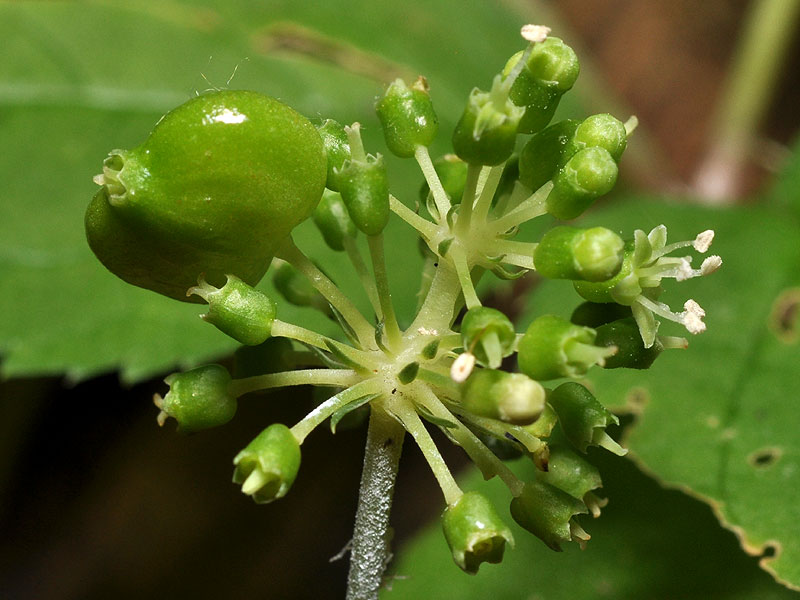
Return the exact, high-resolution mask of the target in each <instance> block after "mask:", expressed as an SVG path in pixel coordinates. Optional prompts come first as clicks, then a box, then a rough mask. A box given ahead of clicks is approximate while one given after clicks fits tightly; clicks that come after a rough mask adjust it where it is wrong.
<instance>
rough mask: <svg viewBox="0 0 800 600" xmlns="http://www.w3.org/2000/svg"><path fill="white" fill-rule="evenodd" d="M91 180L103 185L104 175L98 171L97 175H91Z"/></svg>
mask: <svg viewBox="0 0 800 600" xmlns="http://www.w3.org/2000/svg"><path fill="white" fill-rule="evenodd" d="M92 181H94V182H95V183H96V184H97V185H105V184H106V176H105V175H103V174H102V173H100V174H99V175H95V176H94V177H92Z"/></svg>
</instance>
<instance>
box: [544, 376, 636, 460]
mask: <svg viewBox="0 0 800 600" xmlns="http://www.w3.org/2000/svg"><path fill="white" fill-rule="evenodd" d="M547 401H548V402H549V403H550V405H551V406H552V407H553V409H554V410H555V411H556V414H557V415H558V422H559V423H560V425H561V429H562V431H563V432H564V435H565V436H566V438H567V439H568V440H569V442H570V443H571V444H572V445H573V446H575V447H576V448H577V449H578V450H580V451H581V452H586V448H588V447H589V446H590V445H593V446H603V447H604V448H606V449H607V450H609V451H611V452H614V453H615V454H618V455H620V456H622V455H624V454H625V453H626V452H627V450H624V449H623V448H621V447H620V446H619V444H617V443H616V442H615V441H614V440H612V439H611V438H610V437H609V435H608V434H607V433H606V432H605V429H606V427H608V426H609V425H612V424H613V425H616V424H618V423H619V419H617V417H616V416H615V415H614V414H613V413H612V412H611V411H609V410H608V409H607V408H606V407H605V406H603V405H602V404H600V402H598V401H597V399H596V398H595V397H594V396H593V395H592V393H591V392H590V391H589V390H587V389H586V388H585V387H584V386H582V385H581V384H579V383H575V382H574V381H570V382H567V383H563V384H561V385H560V386H558V387H557V388H556V389H554V390H553V391H552V392H551V393H550V395H549V396H548V397H547Z"/></svg>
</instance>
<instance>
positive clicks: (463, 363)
mask: <svg viewBox="0 0 800 600" xmlns="http://www.w3.org/2000/svg"><path fill="white" fill-rule="evenodd" d="M474 368H475V355H474V354H472V353H471V352H464V353H462V354H459V355H458V358H456V359H455V360H454V361H453V366H452V367H450V379H452V380H453V381H455V382H456V383H462V382H464V381H466V380H467V377H469V375H470V373H472V369H474Z"/></svg>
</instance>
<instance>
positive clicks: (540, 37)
mask: <svg viewBox="0 0 800 600" xmlns="http://www.w3.org/2000/svg"><path fill="white" fill-rule="evenodd" d="M520 35H522V37H523V38H525V39H526V40H528V41H529V42H531V43H536V42H543V41H545V40H546V39H547V36H548V35H550V28H549V27H547V26H546V25H530V24H528V25H523V26H522V30H521V31H520Z"/></svg>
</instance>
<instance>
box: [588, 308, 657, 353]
mask: <svg viewBox="0 0 800 600" xmlns="http://www.w3.org/2000/svg"><path fill="white" fill-rule="evenodd" d="M615 306H619V305H615ZM595 343H596V344H597V345H598V346H614V347H616V348H617V353H616V354H615V355H614V356H610V357H608V358H607V359H606V362H605V364H604V365H603V368H606V369H618V368H620V367H624V368H626V369H649V368H650V366H651V365H652V364H653V362H654V361H655V360H656V358H658V355H659V354H661V352H662V351H663V350H664V346H663V345H662V344H661V342H660V341H659V339H658V338H656V339H655V341H654V342H653V345H652V346H650V347H649V348H645V347H644V342H643V341H642V336H641V334H640V333H639V326H638V325H637V324H636V321H635V320H634V319H633V317H628V318H627V319H621V320H619V321H613V322H611V323H607V324H605V325H601V326H600V327H598V328H597V338H596V339H595Z"/></svg>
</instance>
